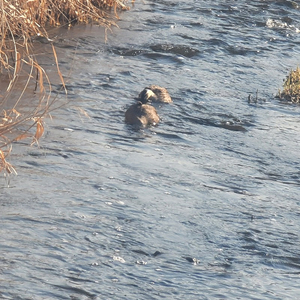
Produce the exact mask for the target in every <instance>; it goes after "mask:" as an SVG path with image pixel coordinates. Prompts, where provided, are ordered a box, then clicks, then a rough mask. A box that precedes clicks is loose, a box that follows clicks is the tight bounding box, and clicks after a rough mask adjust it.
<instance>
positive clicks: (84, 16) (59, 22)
mask: <svg viewBox="0 0 300 300" xmlns="http://www.w3.org/2000/svg"><path fill="white" fill-rule="evenodd" d="M126 2H127V1H125V0H95V1H88V0H80V1H73V0H68V1H60V0H52V1H43V2H42V3H41V2H40V1H38V0H31V1H21V0H13V1H9V2H8V1H4V2H2V8H1V11H0V16H1V24H2V26H0V39H1V43H0V76H1V77H0V86H1V89H0V111H1V115H0V138H1V139H0V172H4V174H10V173H16V171H15V169H14V168H13V166H12V165H11V164H10V163H8V162H7V157H8V155H9V154H10V152H11V150H12V143H13V142H15V141H18V140H21V139H28V138H31V143H32V144H34V143H37V142H38V140H39V138H40V137H41V136H42V135H43V133H44V125H43V124H44V121H43V120H44V117H45V116H47V115H48V114H49V112H50V111H51V110H53V109H54V108H55V106H60V104H58V105H57V97H55V96H53V95H52V94H51V92H52V88H51V82H50V80H49V77H48V75H47V70H46V69H45V68H43V67H41V62H40V61H38V58H37V56H36V54H37V53H36V52H35V46H34V44H33V42H32V40H33V38H43V39H45V40H46V41H47V43H49V44H52V51H53V63H54V64H55V65H56V68H57V76H58V77H59V79H60V81H61V83H62V89H63V90H64V91H65V93H66V92H67V91H66V88H65V83H64V79H63V75H62V74H61V72H60V68H59V59H58V57H57V55H56V51H55V48H54V46H53V40H52V39H51V36H50V35H49V33H48V32H49V29H51V28H52V27H58V26H68V27H71V26H72V25H74V24H75V23H90V22H95V23H97V24H100V25H101V26H103V27H105V28H106V29H110V28H111V27H112V26H117V24H116V20H117V19H118V11H121V10H127V9H128V6H127V5H126ZM20 78H21V79H20ZM28 89H30V91H31V92H32V93H33V96H32V103H31V104H30V107H28V106H27V105H26V106H24V105H22V97H23V95H24V93H25V91H27V90H28ZM54 104H56V105H54Z"/></svg>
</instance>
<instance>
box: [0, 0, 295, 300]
mask: <svg viewBox="0 0 300 300" xmlns="http://www.w3.org/2000/svg"><path fill="white" fill-rule="evenodd" d="M297 3H298V2H293V1H286V0H285V1H279V0H278V1H267V0H265V1H251V2H249V1H245V0H242V1H191V0H182V1H175V0H159V1H144V2H140V1H136V3H135V6H134V7H132V8H131V10H130V11H129V12H125V13H123V14H121V15H120V17H121V19H120V20H119V21H118V26H119V28H116V27H115V28H113V30H112V32H108V36H107V42H106V43H105V42H104V40H105V35H104V30H103V28H101V27H98V26H75V27H73V28H72V29H71V30H68V31H66V30H63V29H62V30H58V31H57V32H55V33H54V35H57V36H56V37H54V38H55V41H56V42H55V46H56V49H57V52H58V56H59V60H60V66H61V70H62V72H63V73H64V74H65V79H66V82H67V86H68V90H69V100H70V103H69V104H68V105H66V106H65V107H63V108H61V109H60V110H57V111H55V112H53V113H52V116H53V118H52V119H47V120H46V123H47V124H46V133H45V135H44V138H43V139H42V140H41V142H40V148H37V147H26V146H24V145H22V144H16V145H14V152H13V155H12V156H11V157H10V162H11V163H13V165H14V166H15V167H16V169H17V171H18V173H19V175H18V176H15V177H11V178H10V184H9V187H8V186H7V184H6V183H5V182H3V184H2V186H1V201H0V215H1V227H0V299H298V298H299V295H300V247H299V245H300V240H299V230H300V207H299V205H300V202H299V195H300V193H299V186H300V179H299V177H300V167H299V162H300V154H299V142H300V129H299V114H300V107H299V106H298V105H291V104H287V103H281V102H279V101H278V100H277V99H275V98H274V95H275V94H276V93H277V91H278V89H279V88H281V87H282V82H283V79H284V78H285V76H286V75H287V74H288V72H289V71H290V70H291V69H292V68H295V67H296V66H297V65H298V64H299V56H300V22H299V20H300V8H299V4H297ZM297 5H298V6H297ZM37 43H38V42H37ZM37 46H38V45H37ZM43 47H44V46H43ZM45 47H46V46H45ZM49 49H51V48H50V47H49ZM49 51H50V50H49ZM46 60H47V57H45V66H46V68H47V70H48V72H49V74H51V72H53V73H55V72H56V69H55V66H54V65H51V64H49V65H47V64H46ZM149 84H159V85H161V86H164V87H166V88H167V89H168V90H169V92H170V94H171V96H172V98H173V100H174V103H173V104H171V105H163V106H160V107H158V108H157V110H158V112H159V114H160V116H161V118H162V122H161V123H160V124H159V125H158V126H157V127H151V128H147V129H141V130H137V129H135V128H132V127H130V126H128V125H126V124H125V123H124V112H125V110H126V108H127V107H128V106H129V105H130V104H132V103H133V102H134V100H133V99H134V97H136V96H137V95H138V93H139V92H140V91H141V90H142V89H143V88H144V87H145V86H147V85H149ZM53 86H54V88H55V87H56V88H57V89H58V88H59V86H58V85H57V86H56V85H55V83H54V84H53ZM249 94H251V95H252V100H251V101H250V103H249V102H248V96H249ZM27 97H28V98H30V96H29V95H28V96H27ZM61 97H63V96H61ZM256 97H257V101H256ZM76 107H80V108H81V109H83V110H85V112H86V113H87V114H88V115H89V117H86V116H83V115H81V114H79V113H78V109H77V108H76Z"/></svg>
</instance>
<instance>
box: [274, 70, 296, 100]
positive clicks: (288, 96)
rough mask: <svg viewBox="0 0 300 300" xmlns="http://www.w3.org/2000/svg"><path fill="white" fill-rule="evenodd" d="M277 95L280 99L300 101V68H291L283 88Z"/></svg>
mask: <svg viewBox="0 0 300 300" xmlns="http://www.w3.org/2000/svg"><path fill="white" fill-rule="evenodd" d="M277 97H278V98H279V99H280V100H283V101H288V102H292V103H300V69H299V67H297V68H296V70H291V72H290V74H289V75H288V76H287V77H286V79H285V81H284V83H283V90H282V91H281V90H279V92H278V95H277Z"/></svg>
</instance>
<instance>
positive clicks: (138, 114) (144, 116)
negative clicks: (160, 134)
mask: <svg viewBox="0 0 300 300" xmlns="http://www.w3.org/2000/svg"><path fill="white" fill-rule="evenodd" d="M159 120H160V119H159V116H158V114H157V111H156V109H155V108H154V107H153V106H151V105H149V104H144V103H142V102H141V101H138V102H137V103H135V104H133V105H131V106H130V107H129V108H128V109H127V111H126V112H125V122H126V123H127V124H131V125H137V126H141V127H147V126H150V125H156V124H158V123H159Z"/></svg>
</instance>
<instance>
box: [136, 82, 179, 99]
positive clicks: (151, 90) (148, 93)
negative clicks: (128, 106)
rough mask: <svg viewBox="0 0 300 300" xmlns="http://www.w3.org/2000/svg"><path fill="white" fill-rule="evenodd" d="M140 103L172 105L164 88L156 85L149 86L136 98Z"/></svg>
mask: <svg viewBox="0 0 300 300" xmlns="http://www.w3.org/2000/svg"><path fill="white" fill-rule="evenodd" d="M137 100H138V101H140V102H142V103H146V102H151V101H152V102H160V103H172V102H173V101H172V98H171V96H170V94H169V92H168V91H167V89H166V88H164V87H160V86H158V85H154V84H152V85H150V86H148V87H145V88H144V89H143V90H142V91H141V92H140V94H139V97H138V98H137Z"/></svg>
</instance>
